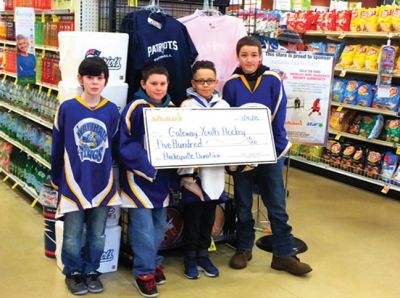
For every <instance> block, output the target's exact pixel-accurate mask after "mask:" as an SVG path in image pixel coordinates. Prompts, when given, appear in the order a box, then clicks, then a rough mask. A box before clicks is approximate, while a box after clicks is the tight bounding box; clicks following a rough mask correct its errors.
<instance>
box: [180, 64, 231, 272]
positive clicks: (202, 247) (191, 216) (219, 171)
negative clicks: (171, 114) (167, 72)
mask: <svg viewBox="0 0 400 298" xmlns="http://www.w3.org/2000/svg"><path fill="white" fill-rule="evenodd" d="M192 74H193V79H192V88H188V89H187V91H186V93H187V95H188V97H189V98H188V99H187V100H185V101H184V102H182V104H181V107H183V108H196V109H198V108H203V109H211V108H229V104H228V103H227V102H226V101H225V100H223V99H222V98H221V97H220V96H219V94H218V93H217V92H216V91H215V87H216V86H217V84H218V81H217V79H216V70H215V65H214V63H212V62H210V61H197V62H196V63H195V64H194V65H193V67H192ZM178 174H179V175H180V176H181V187H182V203H183V217H184V230H183V242H184V245H185V249H186V256H185V258H184V266H185V271H184V274H185V276H186V277H187V278H189V279H198V278H199V277H200V274H199V270H200V271H203V272H204V274H205V275H206V276H209V277H217V276H218V275H219V271H218V268H217V267H215V266H214V264H213V263H212V262H211V260H210V258H209V256H208V248H209V247H210V244H211V230H212V227H213V224H214V219H215V208H216V202H217V200H218V199H220V197H221V196H222V195H223V192H224V183H225V180H224V179H225V173H224V167H202V168H185V169H179V170H178Z"/></svg>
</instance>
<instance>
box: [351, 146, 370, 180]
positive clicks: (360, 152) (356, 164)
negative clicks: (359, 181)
mask: <svg viewBox="0 0 400 298" xmlns="http://www.w3.org/2000/svg"><path fill="white" fill-rule="evenodd" d="M367 154H368V150H367V148H365V147H362V146H360V147H358V148H357V149H356V152H354V155H353V160H352V167H353V172H354V173H356V174H358V175H362V174H363V173H364V169H365V158H366V156H367Z"/></svg>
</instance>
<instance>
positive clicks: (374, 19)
mask: <svg viewBox="0 0 400 298" xmlns="http://www.w3.org/2000/svg"><path fill="white" fill-rule="evenodd" d="M378 15H379V7H376V8H369V9H368V17H367V22H366V24H365V31H367V32H378Z"/></svg>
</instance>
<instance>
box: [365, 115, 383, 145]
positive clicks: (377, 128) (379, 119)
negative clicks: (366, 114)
mask: <svg viewBox="0 0 400 298" xmlns="http://www.w3.org/2000/svg"><path fill="white" fill-rule="evenodd" d="M384 121H385V120H384V119H383V116H382V115H375V116H374V127H372V130H371V132H370V133H369V134H368V136H367V138H368V139H377V138H378V137H379V135H380V134H381V132H382V129H383V123H384Z"/></svg>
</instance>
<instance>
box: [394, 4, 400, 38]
mask: <svg viewBox="0 0 400 298" xmlns="http://www.w3.org/2000/svg"><path fill="white" fill-rule="evenodd" d="M392 27H393V30H394V31H395V32H400V6H397V5H396V6H395V7H394V8H393V15H392Z"/></svg>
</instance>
